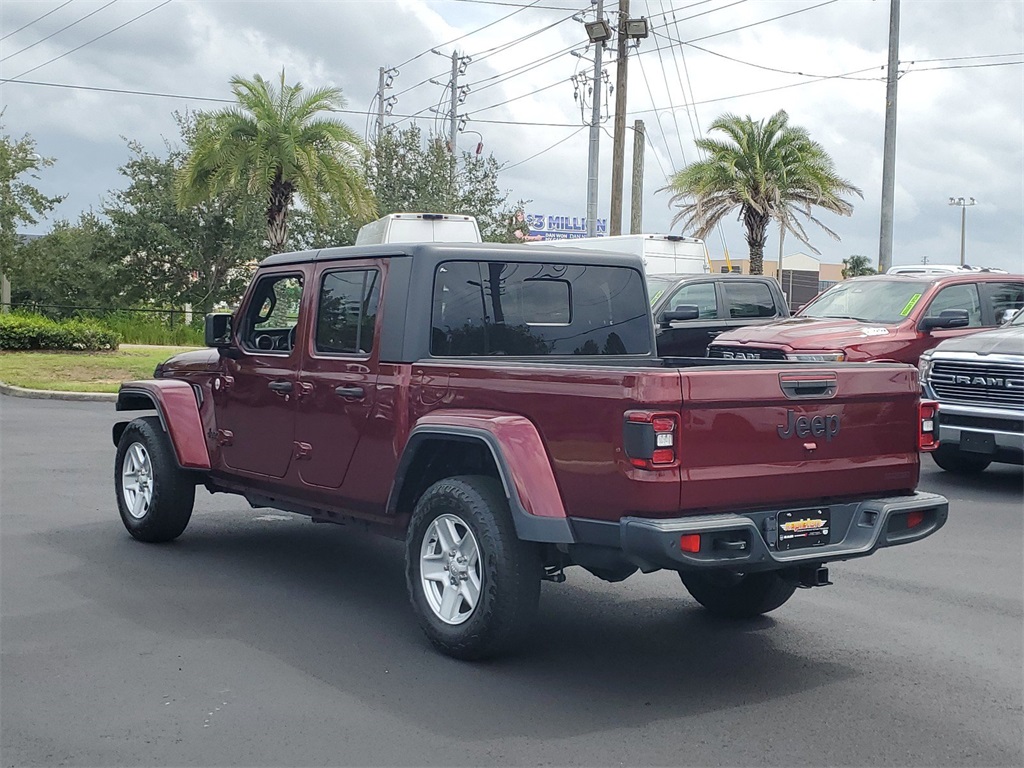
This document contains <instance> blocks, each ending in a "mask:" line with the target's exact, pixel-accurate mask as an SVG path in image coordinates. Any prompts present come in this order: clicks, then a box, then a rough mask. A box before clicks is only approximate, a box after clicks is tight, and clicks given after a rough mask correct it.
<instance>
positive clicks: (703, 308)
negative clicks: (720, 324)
mask: <svg viewBox="0 0 1024 768" xmlns="http://www.w3.org/2000/svg"><path fill="white" fill-rule="evenodd" d="M684 304H690V305H692V306H696V307H697V310H698V311H699V313H700V314H698V315H697V317H698V318H699V319H701V320H707V319H714V318H716V317H718V300H717V299H716V298H715V284H714V283H694V284H692V285H684V286H683V287H682V288H680V289H679V290H678V291H676V292H675V293H674V294H673V295H672V298H671V299H669V302H668V309H679V307H681V306H683V305H684Z"/></svg>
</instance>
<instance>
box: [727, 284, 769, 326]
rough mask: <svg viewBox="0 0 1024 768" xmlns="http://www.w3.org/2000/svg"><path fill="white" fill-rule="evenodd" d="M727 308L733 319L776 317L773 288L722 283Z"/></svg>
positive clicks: (763, 285) (759, 285) (761, 285)
mask: <svg viewBox="0 0 1024 768" xmlns="http://www.w3.org/2000/svg"><path fill="white" fill-rule="evenodd" d="M722 291H723V292H724V293H725V308H726V312H727V313H728V316H729V317H731V318H733V319H739V318H748V317H775V315H776V314H778V313H777V312H776V309H775V299H774V298H773V297H772V291H771V288H769V287H768V286H767V285H765V284H764V283H755V282H750V283H734V282H731V281H729V280H723V281H722Z"/></svg>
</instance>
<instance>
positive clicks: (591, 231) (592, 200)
mask: <svg viewBox="0 0 1024 768" xmlns="http://www.w3.org/2000/svg"><path fill="white" fill-rule="evenodd" d="M596 18H597V20H598V21H600V20H601V19H603V18H604V0H597V16H596ZM603 53H604V42H603V41H600V42H596V43H594V82H593V89H594V90H593V95H592V96H591V98H592V100H593V104H592V105H591V108H590V154H589V156H588V158H587V237H595V236H596V235H597V191H598V187H597V177H598V173H599V171H600V166H601V125H600V123H601V64H602V62H601V58H602V54H603Z"/></svg>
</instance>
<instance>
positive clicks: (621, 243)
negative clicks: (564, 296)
mask: <svg viewBox="0 0 1024 768" xmlns="http://www.w3.org/2000/svg"><path fill="white" fill-rule="evenodd" d="M536 242H537V243H539V244H541V245H554V246H556V247H561V248H584V249H586V250H590V251H609V252H611V253H628V254H630V255H632V256H639V257H640V258H641V259H642V260H643V262H644V270H645V271H646V272H647V274H649V275H703V274H707V273H709V272H711V262H710V261H709V259H708V249H707V246H705V245H704V241H703V240H697V239H696V238H693V237H683V236H681V235H612V236H610V237H577V238H572V239H567V240H539V241H536Z"/></svg>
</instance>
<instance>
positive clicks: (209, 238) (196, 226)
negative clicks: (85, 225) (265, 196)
mask: <svg viewBox="0 0 1024 768" xmlns="http://www.w3.org/2000/svg"><path fill="white" fill-rule="evenodd" d="M179 124H180V127H181V129H182V137H183V141H184V142H185V146H186V147H187V146H188V144H189V142H190V141H191V140H192V137H193V136H194V125H193V123H192V119H191V117H189V116H184V117H179ZM128 146H129V149H130V150H131V157H130V159H129V160H128V162H127V163H125V164H124V165H123V166H121V168H120V171H121V174H122V175H123V176H124V177H125V178H126V179H127V180H128V185H127V187H125V188H124V189H122V190H117V191H114V192H111V193H110V196H109V198H108V199H107V201H106V204H105V206H104V208H103V212H104V213H105V214H106V216H107V217H108V218H109V219H110V223H111V227H112V230H113V248H114V250H115V251H116V252H117V254H118V258H119V259H120V260H121V262H122V263H123V265H124V272H123V293H122V303H126V304H128V305H138V304H140V303H147V304H157V305H161V306H171V307H181V306H183V305H185V304H191V305H192V306H193V307H194V308H195V310H196V311H197V312H206V311H209V310H210V308H211V307H212V306H213V305H214V304H215V303H217V302H220V301H227V302H232V301H234V300H235V299H237V297H238V296H239V295H241V293H242V291H243V290H244V288H245V286H246V284H247V283H248V281H249V278H250V277H251V276H252V267H253V266H255V264H256V263H257V262H258V261H259V260H260V258H262V257H263V256H264V255H265V253H264V250H263V246H262V243H261V239H262V238H261V230H262V227H261V225H260V224H261V219H262V204H261V201H260V200H257V199H256V198H255V197H253V196H251V195H248V194H246V193H245V192H244V191H241V192H239V191H226V192H224V193H223V194H221V195H219V196H217V197H213V198H210V199H208V200H204V201H202V202H200V203H197V204H196V205H193V206H191V207H189V208H186V209H180V208H179V207H178V205H177V198H176V188H175V180H176V178H177V175H178V173H179V170H180V168H181V167H182V165H183V164H184V162H185V158H186V155H187V149H182V148H175V147H171V146H168V148H167V153H166V154H165V155H157V154H154V153H152V152H149V151H147V150H146V149H145V148H144V147H142V146H141V145H140V144H139V143H137V142H129V145H128Z"/></svg>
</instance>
